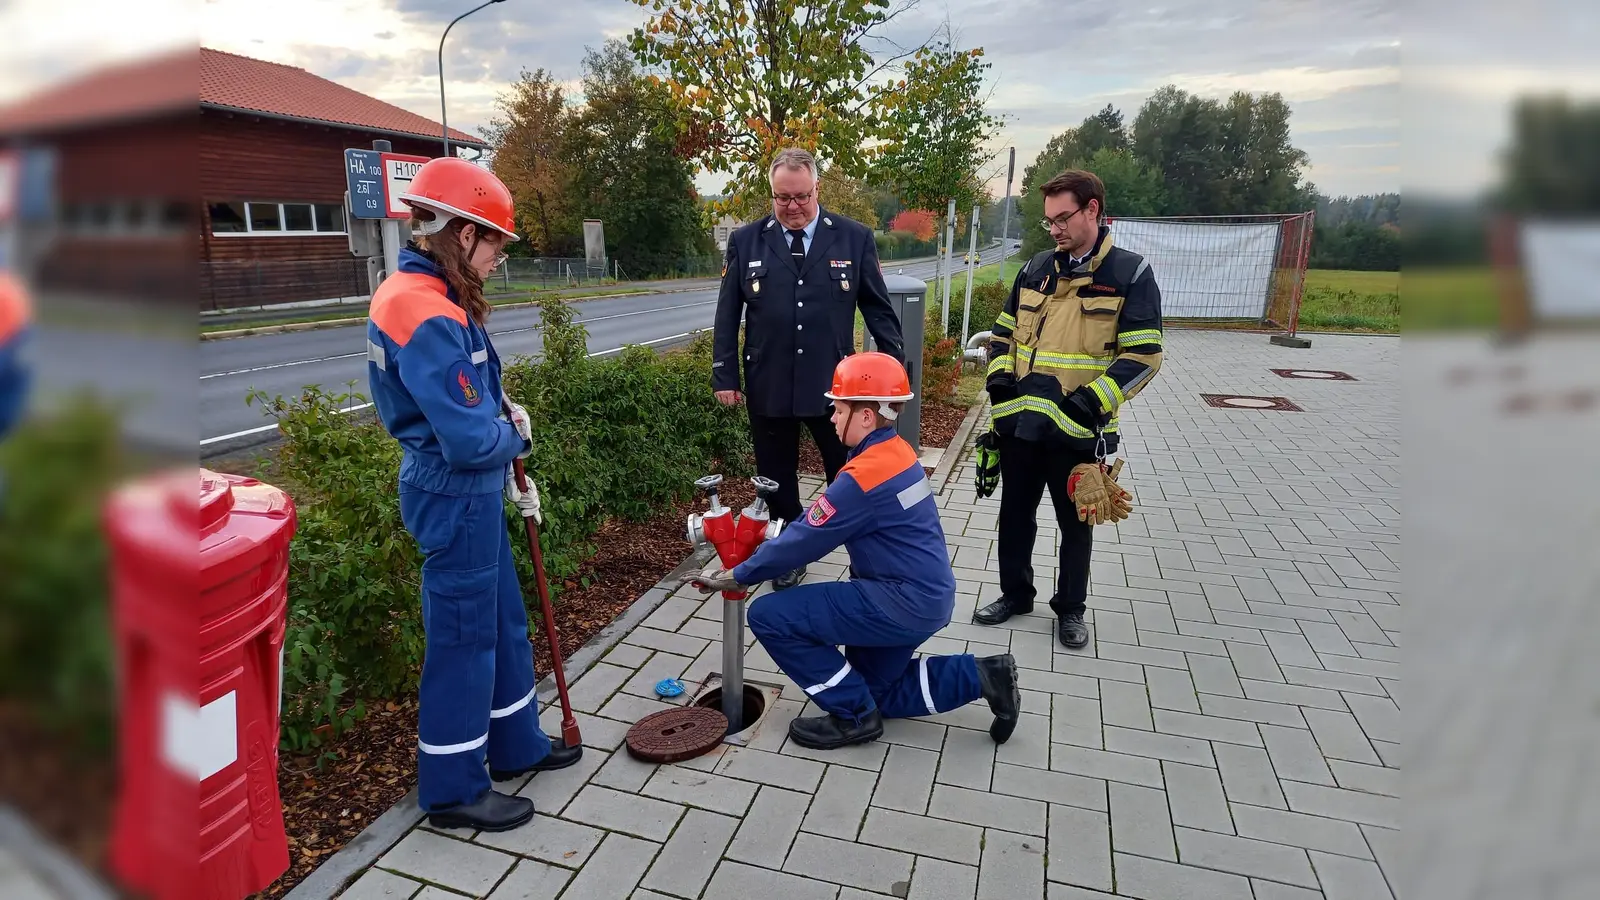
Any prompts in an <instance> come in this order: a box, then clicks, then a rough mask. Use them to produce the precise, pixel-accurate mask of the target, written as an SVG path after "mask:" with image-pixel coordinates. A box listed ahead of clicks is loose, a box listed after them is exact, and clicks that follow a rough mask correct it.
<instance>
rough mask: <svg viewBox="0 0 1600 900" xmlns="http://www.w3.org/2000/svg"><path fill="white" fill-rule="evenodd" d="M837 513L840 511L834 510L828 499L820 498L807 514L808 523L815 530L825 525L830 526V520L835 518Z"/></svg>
mask: <svg viewBox="0 0 1600 900" xmlns="http://www.w3.org/2000/svg"><path fill="white" fill-rule="evenodd" d="M837 512H838V510H837V509H834V507H833V504H832V503H829V502H828V498H827V497H818V498H817V502H815V503H813V504H811V509H810V511H809V512H807V513H806V521H807V522H809V523H810V524H811V526H812V527H813V528H821V527H822V526H823V525H826V524H828V520H829V519H831V518H833V516H834V514H835V513H837Z"/></svg>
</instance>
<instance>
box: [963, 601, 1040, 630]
mask: <svg viewBox="0 0 1600 900" xmlns="http://www.w3.org/2000/svg"><path fill="white" fill-rule="evenodd" d="M1031 612H1033V602H1032V601H1029V602H1027V603H1018V602H1017V601H1015V600H1012V599H1011V598H1009V597H1001V598H1000V599H999V600H996V601H995V602H993V603H991V604H989V605H988V606H985V607H984V608H983V609H980V610H978V611H977V612H975V613H973V614H972V621H974V622H976V623H977V624H979V625H999V624H1001V623H1002V622H1005V621H1006V620H1007V619H1010V618H1011V617H1012V616H1020V615H1025V614H1027V613H1031Z"/></svg>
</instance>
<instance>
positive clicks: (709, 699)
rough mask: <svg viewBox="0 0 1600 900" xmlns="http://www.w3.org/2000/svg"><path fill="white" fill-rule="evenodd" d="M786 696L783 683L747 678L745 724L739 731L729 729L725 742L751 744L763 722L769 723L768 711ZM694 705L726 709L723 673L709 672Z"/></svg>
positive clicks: (739, 745) (742, 745)
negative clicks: (723, 703)
mask: <svg viewBox="0 0 1600 900" xmlns="http://www.w3.org/2000/svg"><path fill="white" fill-rule="evenodd" d="M782 696H783V686H782V685H777V684H766V683H764V682H759V681H745V682H744V704H743V712H744V715H743V716H742V719H743V725H742V727H741V728H740V729H739V730H738V731H730V732H728V733H727V734H726V735H725V736H724V737H723V739H722V743H723V744H724V745H727V746H733V747H744V746H748V745H749V743H750V742H751V741H753V740H755V739H756V737H757V736H759V735H760V734H761V726H763V725H764V724H766V721H767V713H768V712H770V711H771V710H772V708H773V707H774V706H776V705H777V703H778V699H779V698H780V697H782ZM690 705H691V706H699V707H704V708H708V709H718V710H720V709H722V673H720V672H712V673H711V674H710V675H709V676H707V677H706V680H705V683H704V685H703V686H702V687H701V689H700V693H698V694H696V695H695V698H694V700H693V701H691V702H690Z"/></svg>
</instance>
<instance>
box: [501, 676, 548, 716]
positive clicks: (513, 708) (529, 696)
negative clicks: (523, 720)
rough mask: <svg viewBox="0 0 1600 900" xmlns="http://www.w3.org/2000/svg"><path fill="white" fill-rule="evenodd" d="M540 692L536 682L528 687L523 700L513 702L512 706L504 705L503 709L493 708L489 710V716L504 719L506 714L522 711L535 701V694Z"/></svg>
mask: <svg viewBox="0 0 1600 900" xmlns="http://www.w3.org/2000/svg"><path fill="white" fill-rule="evenodd" d="M538 692H539V686H538V685H537V684H536V685H534V686H533V687H531V688H529V689H528V693H527V695H526V696H524V697H523V698H522V699H521V700H518V701H517V702H515V703H513V704H511V705H510V706H507V707H503V708H501V709H491V710H489V718H491V719H504V718H505V717H506V716H509V715H511V714H513V713H515V712H518V711H520V710H521V709H522V708H523V707H525V706H527V705H528V704H529V703H532V702H533V695H534V694H536V693H538Z"/></svg>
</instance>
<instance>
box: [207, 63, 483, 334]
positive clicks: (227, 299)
mask: <svg viewBox="0 0 1600 900" xmlns="http://www.w3.org/2000/svg"><path fill="white" fill-rule="evenodd" d="M374 140H387V141H389V142H390V144H391V145H392V149H393V151H394V152H395V153H407V154H412V155H416V156H428V157H434V156H439V155H441V154H442V152H443V129H442V127H441V126H440V125H439V124H438V123H436V122H433V121H430V120H428V119H426V118H424V117H422V116H419V115H417V114H415V113H411V112H407V111H406V110H403V109H401V108H399V107H397V106H393V105H391V104H388V103H385V102H383V101H381V100H378V99H376V98H373V97H369V96H367V95H366V94H362V93H360V92H358V91H354V90H351V89H350V88H347V87H344V86H342V85H339V84H336V83H334V82H332V81H328V80H327V79H324V78H319V77H317V76H316V75H313V74H311V73H310V72H307V71H305V70H304V69H298V68H294V67H292V66H285V65H280V64H278V63H270V62H262V61H261V60H256V59H251V58H249V57H244V56H237V55H234V54H232V53H223V52H220V51H216V50H208V49H202V50H201V51H200V129H199V161H198V162H199V165H198V172H199V177H200V184H199V188H200V196H201V198H202V201H203V208H202V210H201V213H202V223H201V229H200V273H201V279H200V281H201V284H200V287H201V293H200V303H201V308H202V309H207V308H209V309H219V308H226V307H236V306H250V305H258V304H261V305H265V304H273V303H285V302H292V301H308V300H330V299H336V298H343V297H358V296H364V295H366V294H367V292H368V285H367V271H366V265H365V263H364V262H363V261H362V260H358V259H356V258H355V257H353V256H351V254H350V249H349V239H348V237H347V236H346V234H345V215H346V210H345V206H344V204H345V199H344V195H345V187H346V186H345V173H344V151H345V150H346V149H348V148H355V149H364V150H370V149H371V148H372V142H373V141H374ZM450 140H451V144H452V146H459V147H463V148H470V149H473V150H476V151H478V153H479V154H480V155H481V153H482V151H483V150H485V149H487V146H488V145H487V144H485V143H484V142H483V141H482V140H479V139H477V138H473V137H472V136H470V135H467V134H464V133H462V132H460V131H456V130H455V129H451V131H450Z"/></svg>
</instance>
